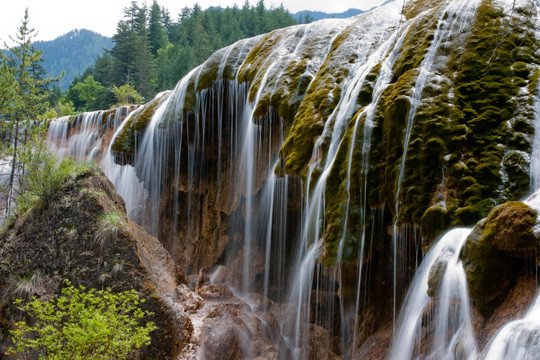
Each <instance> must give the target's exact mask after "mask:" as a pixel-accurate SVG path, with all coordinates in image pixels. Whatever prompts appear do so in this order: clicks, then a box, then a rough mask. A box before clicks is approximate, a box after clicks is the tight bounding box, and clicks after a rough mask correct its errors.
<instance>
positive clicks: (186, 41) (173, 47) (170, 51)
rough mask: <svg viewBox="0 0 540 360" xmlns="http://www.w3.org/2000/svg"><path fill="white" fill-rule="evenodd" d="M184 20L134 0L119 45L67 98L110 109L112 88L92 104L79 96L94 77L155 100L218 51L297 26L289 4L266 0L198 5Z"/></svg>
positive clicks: (82, 104) (183, 13)
mask: <svg viewBox="0 0 540 360" xmlns="http://www.w3.org/2000/svg"><path fill="white" fill-rule="evenodd" d="M178 19H179V20H178V21H177V22H173V21H171V17H170V15H169V13H168V11H167V10H166V9H165V8H163V7H161V6H160V5H159V4H158V3H157V2H156V1H153V3H152V5H151V6H149V7H147V6H146V5H144V4H143V5H138V3H137V2H136V1H132V2H131V5H130V6H129V7H128V8H125V9H124V18H123V19H122V20H121V21H119V22H118V25H117V28H116V34H115V35H114V43H115V45H114V47H113V48H112V49H111V51H109V52H107V53H106V54H104V55H103V56H101V57H99V58H98V59H97V60H96V62H95V63H94V65H93V66H92V67H90V68H88V69H87V70H86V71H85V72H84V73H83V74H82V75H81V76H79V77H76V78H75V79H74V80H73V82H72V84H71V86H70V88H69V89H68V91H67V92H66V95H65V99H67V100H71V101H72V102H73V104H74V105H75V107H76V108H77V109H78V110H97V109H104V108H108V107H110V106H111V105H112V104H114V103H115V99H114V97H113V96H110V95H112V94H111V93H110V92H107V91H101V92H100V93H99V94H98V96H97V97H96V99H95V100H94V101H93V102H92V103H90V104H89V103H87V102H85V101H82V100H81V99H79V98H78V96H77V93H76V91H75V90H74V88H75V87H76V86H77V84H78V83H80V82H84V81H85V79H86V78H88V77H89V76H93V78H94V79H95V81H97V82H99V83H100V84H101V85H103V86H104V87H105V88H112V86H116V87H121V86H122V85H125V84H128V85H131V86H132V87H133V88H135V89H136V90H137V92H138V93H139V94H141V95H142V96H143V98H144V99H146V100H149V99H150V98H152V97H153V96H154V95H155V94H156V93H157V92H160V91H163V90H166V89H172V88H173V87H174V86H175V84H176V82H177V81H178V80H180V79H181V78H182V77H183V76H184V75H185V74H187V73H188V72H189V71H190V70H191V69H193V68H194V67H196V66H197V65H199V64H201V63H202V62H204V61H205V60H206V59H207V58H208V57H209V56H210V55H211V54H212V53H214V52H215V51H216V50H218V49H220V48H222V47H224V46H227V45H230V44H233V43H234V42H236V41H238V40H240V39H243V38H246V37H252V36H255V35H259V34H262V33H266V32H269V31H271V30H274V29H277V28H281V27H285V26H289V25H294V24H296V20H295V19H294V18H293V17H292V15H291V14H289V12H288V11H287V10H285V8H284V7H283V6H280V7H278V8H273V9H267V8H265V5H264V1H262V0H260V1H259V2H257V4H256V5H255V6H250V5H249V3H248V2H246V3H245V4H244V5H243V6H242V7H241V8H239V7H238V6H236V5H235V6H233V7H232V8H231V7H227V8H225V9H223V8H216V7H211V8H208V9H206V10H202V9H201V7H200V6H199V5H197V4H196V5H195V6H194V7H193V8H188V7H185V8H184V9H182V11H181V13H180V14H179V16H178ZM107 93H108V94H107ZM118 101H119V100H118ZM119 102H120V101H119Z"/></svg>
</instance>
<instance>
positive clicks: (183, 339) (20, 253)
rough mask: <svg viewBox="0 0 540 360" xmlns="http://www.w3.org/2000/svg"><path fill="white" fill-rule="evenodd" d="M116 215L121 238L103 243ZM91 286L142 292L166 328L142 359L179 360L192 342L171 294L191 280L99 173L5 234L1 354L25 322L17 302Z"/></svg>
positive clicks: (74, 179)
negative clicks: (106, 220)
mask: <svg viewBox="0 0 540 360" xmlns="http://www.w3.org/2000/svg"><path fill="white" fill-rule="evenodd" d="M107 214H115V215H114V216H117V220H118V222H117V223H115V224H113V225H114V227H115V230H113V231H114V232H116V235H114V236H110V237H106V238H100V237H99V235H98V234H99V228H100V221H103V216H105V215H107ZM64 279H68V280H70V281H71V282H72V283H73V284H74V285H76V286H78V285H84V286H86V287H87V288H105V287H110V288H111V289H112V290H113V291H122V290H128V289H135V290H136V291H137V292H138V293H139V295H140V296H141V297H143V298H145V299H146V300H147V301H146V303H145V304H144V307H145V308H146V310H149V311H151V312H153V313H154V315H153V316H152V319H148V320H152V321H154V322H155V323H156V325H157V327H158V329H157V330H156V331H154V332H153V333H152V334H151V337H152V343H151V345H149V346H148V347H146V348H143V349H142V350H141V351H139V352H138V353H137V354H136V358H144V359H173V358H176V355H177V354H178V353H179V351H180V350H181V349H182V348H183V347H184V345H185V344H186V343H187V342H188V340H189V338H190V332H191V329H192V325H191V321H190V320H189V318H188V317H187V316H186V315H185V314H183V312H182V311H181V309H179V308H178V307H177V306H176V305H175V304H173V303H172V301H171V298H170V295H169V293H170V292H171V291H174V289H175V288H176V287H177V286H178V285H179V284H181V283H182V282H183V281H184V275H183V273H182V271H181V270H180V269H179V268H178V267H177V266H176V265H175V264H174V262H173V261H172V259H171V257H170V256H169V255H168V253H167V252H166V251H165V250H164V249H163V246H162V245H161V244H160V243H159V242H158V241H157V240H156V238H154V237H152V236H150V235H148V233H146V231H144V230H143V229H142V228H141V227H140V226H139V225H137V224H135V223H133V222H132V221H131V220H129V218H128V217H127V215H126V213H125V208H124V201H123V200H122V198H120V196H118V195H117V194H116V192H115V191H114V189H113V186H112V184H111V183H110V181H109V180H108V179H107V178H106V177H105V176H104V175H103V173H102V172H101V171H98V170H93V169H90V170H85V171H84V172H82V173H78V174H76V175H73V176H71V177H69V178H68V179H67V181H66V182H65V183H64V184H63V185H62V187H61V189H59V191H58V192H57V195H56V196H55V198H54V199H53V200H52V201H51V202H49V203H48V204H47V205H45V206H44V207H34V208H32V209H30V210H28V211H27V212H26V213H24V214H22V215H20V216H17V217H15V218H14V219H13V220H12V221H11V223H10V224H7V225H6V228H5V230H4V231H3V232H2V233H1V234H0V299H1V302H0V317H1V318H2V319H3V321H2V322H1V327H2V331H0V354H1V353H3V352H4V351H5V350H6V345H7V344H8V338H7V336H8V330H9V328H10V327H11V326H12V324H13V323H14V321H15V320H16V319H17V318H18V311H17V310H16V309H15V307H14V305H13V301H14V300H15V298H29V297H32V296H36V297H38V298H40V299H49V298H51V297H52V296H54V295H55V294H57V293H59V291H60V289H61V287H62V284H63V280H64Z"/></svg>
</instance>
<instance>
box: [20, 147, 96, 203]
mask: <svg viewBox="0 0 540 360" xmlns="http://www.w3.org/2000/svg"><path fill="white" fill-rule="evenodd" d="M21 160H22V163H23V164H24V171H23V173H22V175H21V179H20V186H19V192H20V195H19V197H18V198H17V210H18V212H19V213H22V212H24V211H25V210H27V209H29V208H31V207H32V206H34V205H40V206H46V205H47V204H49V203H50V202H51V201H52V199H53V198H54V196H55V195H56V192H57V191H58V189H60V186H61V185H62V184H63V182H64V181H65V180H66V178H67V177H69V176H70V175H71V174H73V173H76V172H79V171H82V170H84V169H86V168H88V166H89V165H88V164H85V163H76V162H75V161H73V160H72V159H70V158H65V159H62V160H61V161H59V160H58V158H57V157H56V156H55V155H54V154H53V153H52V152H51V150H50V149H49V148H48V147H47V145H46V144H45V143H44V142H43V141H36V142H33V143H32V144H27V146H26V147H25V149H24V151H23V152H22V154H21Z"/></svg>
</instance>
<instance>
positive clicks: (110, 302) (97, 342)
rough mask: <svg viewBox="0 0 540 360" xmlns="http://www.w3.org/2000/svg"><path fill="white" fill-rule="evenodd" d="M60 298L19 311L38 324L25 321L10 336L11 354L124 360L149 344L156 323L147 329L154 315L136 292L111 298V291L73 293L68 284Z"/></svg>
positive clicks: (112, 295)
mask: <svg viewBox="0 0 540 360" xmlns="http://www.w3.org/2000/svg"><path fill="white" fill-rule="evenodd" d="M66 284H67V286H66V287H65V288H64V289H63V290H62V294H61V295H60V296H58V297H55V298H53V299H51V300H49V301H40V300H38V299H36V298H34V299H33V300H32V301H31V302H29V303H26V304H23V303H22V300H17V302H16V303H17V305H18V307H19V309H20V310H22V311H25V312H27V313H28V314H29V315H30V316H31V318H32V320H34V321H35V324H34V325H32V326H30V325H29V324H27V323H26V322H24V321H21V322H18V323H17V324H16V329H15V330H12V331H11V338H12V341H13V343H14V346H13V347H11V348H10V349H9V351H8V353H9V354H21V355H22V356H27V355H30V354H31V353H37V354H38V355H39V358H40V359H55V360H56V359H57V360H63V359H73V360H82V359H103V360H107V359H119V360H122V359H126V358H127V357H128V356H129V355H130V354H131V352H133V351H134V350H136V349H138V348H140V347H141V346H143V345H148V344H149V343H150V336H149V334H150V333H151V332H152V331H153V330H155V329H156V326H155V325H154V323H153V322H151V321H150V322H147V323H146V324H145V325H143V324H142V323H141V322H142V320H143V318H145V317H147V316H149V315H152V313H150V312H148V311H144V310H141V309H140V308H139V305H140V304H141V303H143V302H144V299H139V297H138V295H137V293H136V292H135V290H131V291H125V292H120V293H113V292H111V290H110V289H107V290H99V291H96V289H90V290H88V291H87V290H86V289H85V288H84V287H82V286H81V287H80V288H78V289H77V288H74V287H73V286H72V285H71V284H70V283H69V282H68V281H66Z"/></svg>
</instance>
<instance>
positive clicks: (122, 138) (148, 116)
mask: <svg viewBox="0 0 540 360" xmlns="http://www.w3.org/2000/svg"><path fill="white" fill-rule="evenodd" d="M168 96H169V93H162V94H161V96H156V97H155V98H154V99H153V100H152V101H150V102H148V103H146V104H145V105H144V106H142V107H141V108H139V109H137V110H136V112H135V113H134V114H133V115H132V116H131V118H130V119H129V120H128V122H127V123H126V124H124V126H123V128H122V130H121V131H120V132H119V133H118V134H117V136H116V138H115V139H114V142H113V144H112V147H111V149H112V151H113V153H114V154H115V156H117V157H118V158H122V159H128V158H131V159H132V158H133V156H134V154H135V153H136V152H137V149H136V148H135V144H137V140H138V139H137V137H138V138H140V137H141V136H142V133H143V132H144V131H145V130H146V127H147V126H148V124H149V123H150V120H152V116H153V115H154V112H155V110H156V107H157V106H158V105H159V104H160V103H161V101H162V100H164V99H166V97H168Z"/></svg>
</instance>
